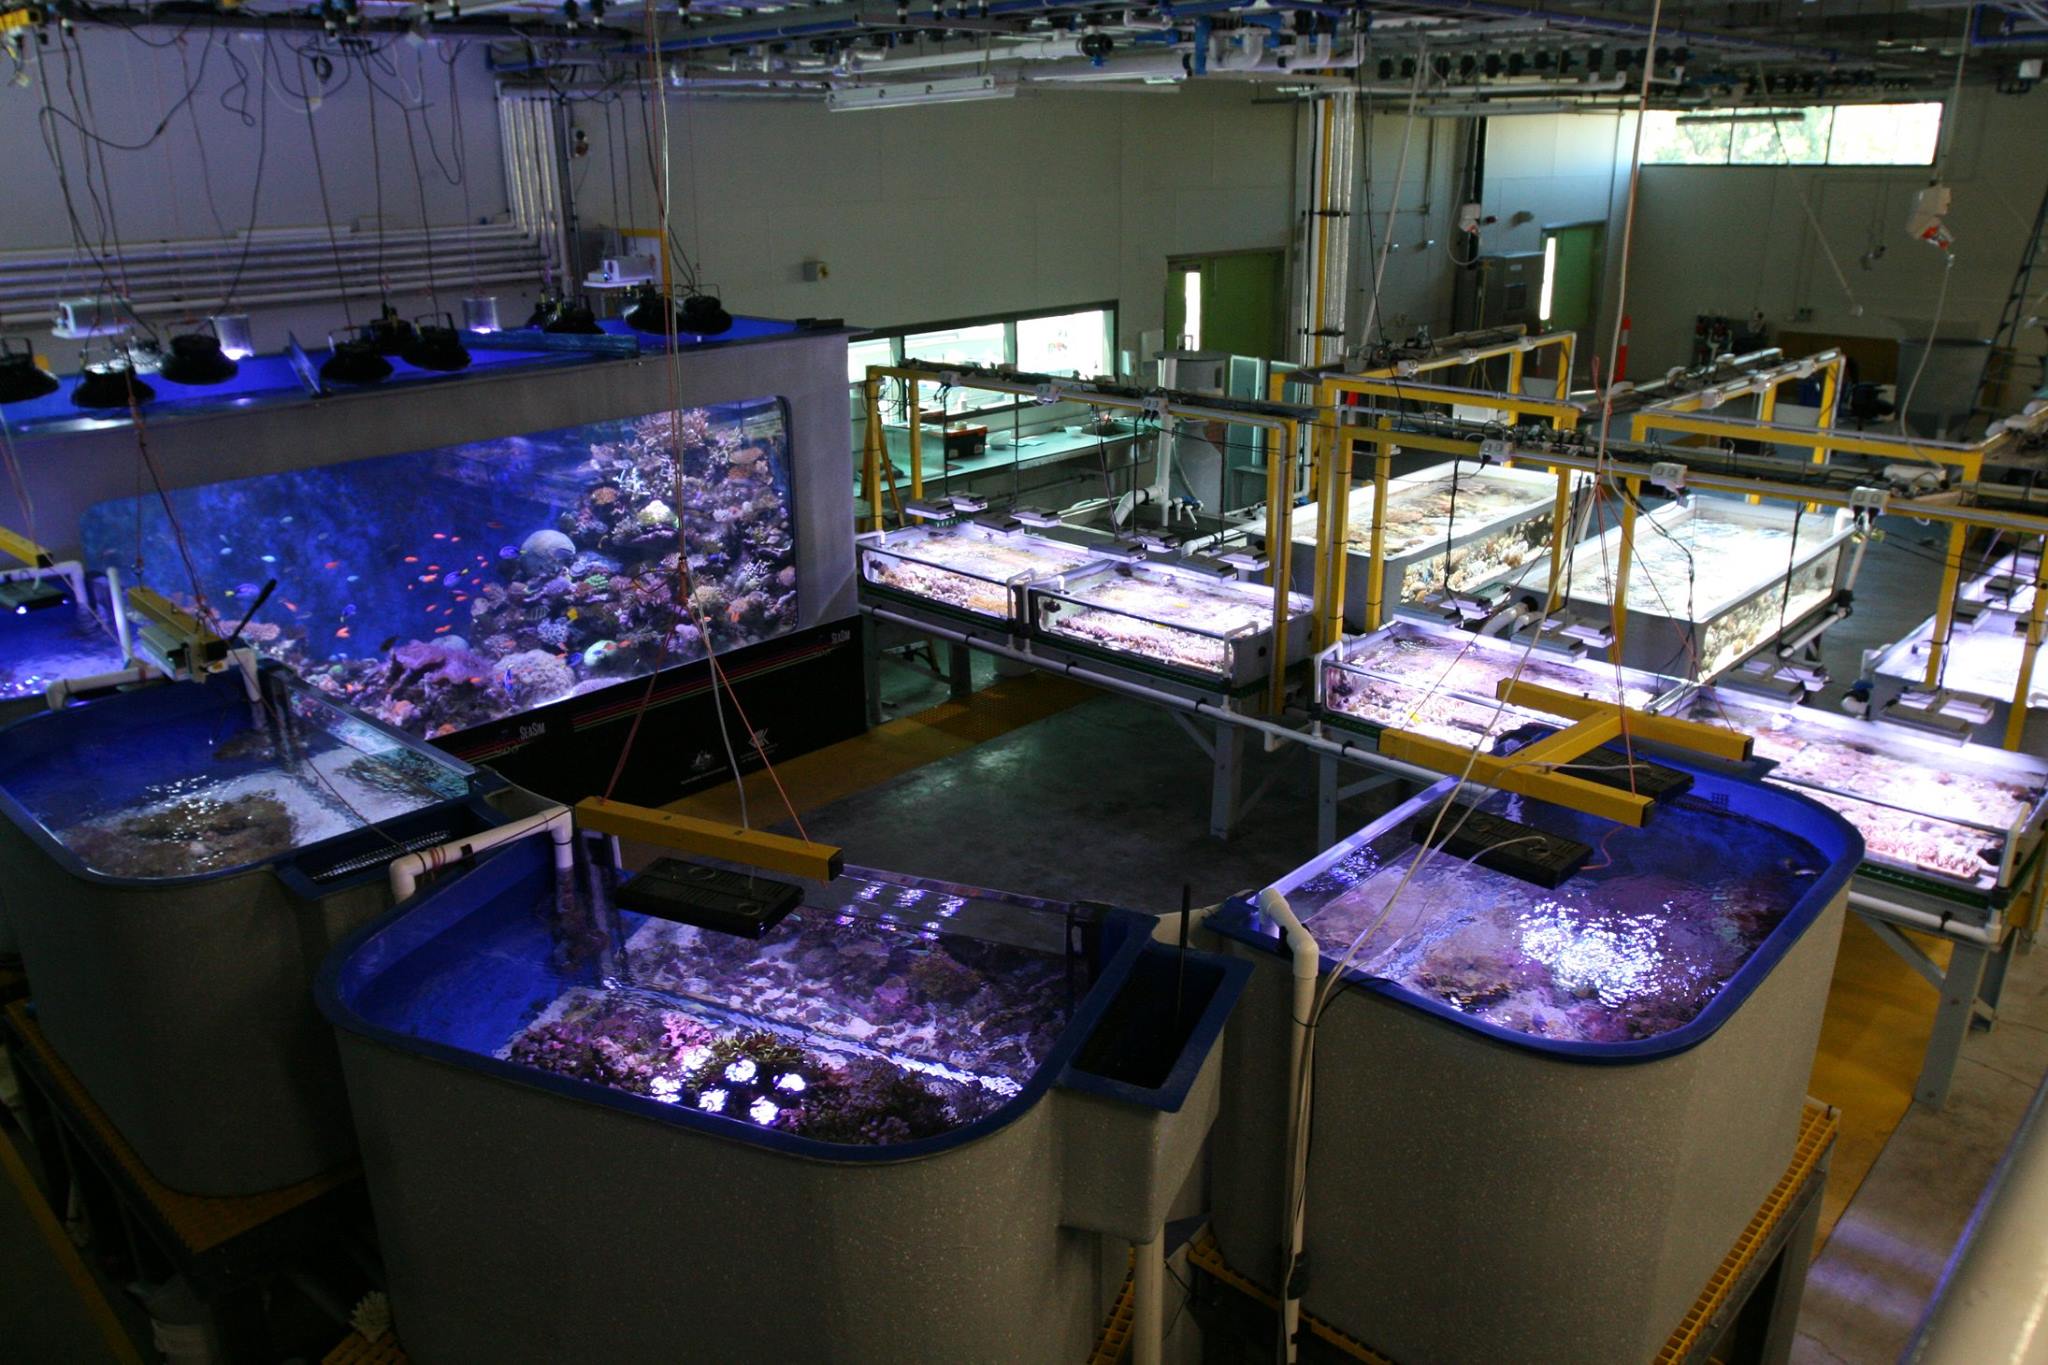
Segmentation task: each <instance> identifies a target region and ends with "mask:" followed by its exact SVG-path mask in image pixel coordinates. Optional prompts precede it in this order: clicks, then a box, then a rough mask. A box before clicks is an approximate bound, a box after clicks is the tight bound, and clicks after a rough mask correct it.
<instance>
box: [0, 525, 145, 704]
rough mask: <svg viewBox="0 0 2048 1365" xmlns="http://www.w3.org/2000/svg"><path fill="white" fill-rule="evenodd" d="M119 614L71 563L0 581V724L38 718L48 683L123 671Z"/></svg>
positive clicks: (1, 576) (102, 585) (103, 588)
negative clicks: (31, 717)
mask: <svg viewBox="0 0 2048 1365" xmlns="http://www.w3.org/2000/svg"><path fill="white" fill-rule="evenodd" d="M67 568H68V570H69V571H68V572H67V571H66V570H67ZM119 610H120V607H119V606H118V605H117V604H116V603H114V602H113V601H112V600H111V598H110V596H109V592H108V587H107V580H106V579H105V578H104V577H90V578H89V577H87V576H86V575H85V573H84V572H83V571H82V570H81V569H80V568H79V566H78V565H77V564H75V563H72V564H69V565H58V566H57V567H56V568H55V569H49V570H35V569H16V570H12V571H10V572H7V573H0V722H5V721H9V720H14V719H16V718H18V717H20V716H25V715H28V714H30V713H31V712H34V711H38V710H41V709H42V708H43V705H44V700H43V699H44V695H45V693H46V692H47V691H48V689H49V687H50V684H52V683H55V682H60V681H63V680H66V679H78V678H91V677H98V676H100V675H103V674H107V673H112V672H115V671H116V670H118V669H120V668H122V667H124V666H125V665H126V664H127V662H128V651H127V650H126V649H125V648H124V647H123V645H122V641H121V638H120V633H119V631H118V629H117V624H118V623H117V622H116V618H115V613H116V612H117V611H119Z"/></svg>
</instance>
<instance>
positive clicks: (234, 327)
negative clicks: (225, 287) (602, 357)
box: [212, 313, 256, 360]
mask: <svg viewBox="0 0 2048 1365" xmlns="http://www.w3.org/2000/svg"><path fill="white" fill-rule="evenodd" d="M212 321H213V334H214V335H215V336H217V337H219V338H220V353H221V354H222V355H224V356H226V357H227V358H228V359H229V360H247V359H248V358H249V357H250V356H252V355H255V354H256V342H255V339H254V338H255V333H253V332H252V331H250V330H249V315H248V314H247V313H215V314H214V315H213V319H212Z"/></svg>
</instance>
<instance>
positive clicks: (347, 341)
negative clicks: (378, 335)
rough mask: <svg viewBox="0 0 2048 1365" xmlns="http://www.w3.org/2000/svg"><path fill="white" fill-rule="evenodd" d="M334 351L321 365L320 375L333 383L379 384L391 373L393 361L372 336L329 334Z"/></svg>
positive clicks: (329, 345)
mask: <svg viewBox="0 0 2048 1365" xmlns="http://www.w3.org/2000/svg"><path fill="white" fill-rule="evenodd" d="M327 345H328V349H329V351H330V352H331V353H330V354H329V355H328V357H327V360H326V362H325V363H324V364H322V365H321V366H320V378H321V379H322V380H323V381H325V382H327V383H330V384H375V383H376V382H377V381H379V380H381V379H388V378H390V377H391V362H390V361H388V360H386V359H385V358H384V355H383V353H382V352H381V351H380V350H379V349H378V347H377V343H376V342H375V341H372V340H371V339H370V338H369V337H368V336H354V337H345V338H343V339H342V340H340V341H336V340H335V339H334V337H333V336H332V335H331V334H330V335H329V336H328V338H327Z"/></svg>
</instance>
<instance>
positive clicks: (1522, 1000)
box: [1207, 759, 1863, 1362]
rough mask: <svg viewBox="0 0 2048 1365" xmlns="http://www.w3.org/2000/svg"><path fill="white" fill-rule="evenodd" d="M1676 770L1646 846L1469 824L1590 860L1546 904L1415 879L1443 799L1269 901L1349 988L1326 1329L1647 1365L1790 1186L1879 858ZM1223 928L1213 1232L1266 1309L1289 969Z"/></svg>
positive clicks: (1756, 791) (1266, 931)
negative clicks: (1849, 913) (1845, 933)
mask: <svg viewBox="0 0 2048 1365" xmlns="http://www.w3.org/2000/svg"><path fill="white" fill-rule="evenodd" d="M1660 761H1663V760H1662V759H1660ZM1672 766H1674V767H1676V766H1678V765H1675V764H1674V765H1672ZM1684 771H1686V772H1688V773H1689V774H1690V775H1691V777H1692V779H1693V782H1692V786H1691V788H1690V790H1688V791H1686V792H1685V793H1683V794H1681V795H1678V796H1674V797H1669V798H1667V799H1666V800H1664V801H1662V802H1660V803H1659V804H1658V805H1657V806H1655V807H1653V808H1652V811H1651V813H1650V815H1649V818H1648V821H1647V823H1646V824H1645V826H1644V827H1642V828H1640V829H1631V828H1628V827H1625V826H1621V825H1615V824H1611V823H1608V822H1605V821H1602V820H1599V819H1596V818H1595V817H1592V816H1588V815H1584V814H1580V813H1578V812H1574V811H1570V810H1566V809H1563V808H1561V807H1556V806H1549V805H1546V804H1544V803H1541V802H1538V801H1534V800H1531V799H1528V798H1524V797H1518V796H1509V795H1506V794H1502V793H1492V794H1486V795H1484V796H1475V799H1477V801H1478V808H1479V810H1481V811H1482V812H1485V813H1488V814H1491V815H1495V816H1499V817H1503V818H1506V819H1509V820H1512V821H1516V822H1519V823H1521V824H1524V825H1528V826H1533V827H1535V828H1536V829H1539V830H1541V831H1543V832H1545V833H1546V834H1548V835H1551V836H1560V835H1561V836H1564V837H1567V838H1570V839H1573V840H1577V841H1579V842H1581V843H1583V844H1586V845H1588V846H1589V849H1588V852H1589V853H1590V855H1591V856H1590V858H1589V859H1588V861H1586V863H1585V864H1584V866H1583V867H1582V868H1581V869H1580V870H1579V871H1578V872H1576V873H1574V874H1573V875H1571V876H1570V877H1569V878H1568V879H1566V880H1564V881H1563V882H1562V883H1561V884H1559V885H1558V886H1557V887H1556V888H1555V889H1548V890H1546V889H1545V888H1544V887H1542V886H1540V885H1536V884H1533V883H1531V882H1527V881H1523V880H1520V879H1519V878H1517V877H1515V876H1512V875H1510V874H1509V873H1508V872H1506V871H1497V870H1494V869H1492V868H1489V867H1482V866H1479V865H1478V864H1476V863H1473V862H1470V861H1467V860H1466V859H1465V858H1461V857H1454V856H1450V855H1447V854H1443V853H1436V854H1432V855H1430V856H1429V857H1427V858H1422V859H1420V860H1419V861H1418V854H1419V851H1420V849H1421V846H1422V845H1421V843H1420V842H1419V841H1420V840H1422V839H1423V838H1425V837H1426V833H1427V829H1428V826H1429V824H1430V822H1431V821H1432V820H1433V818H1434V812H1435V810H1436V809H1437V807H1438V804H1439V803H1441V802H1442V801H1444V800H1445V798H1446V797H1447V796H1449V795H1450V793H1451V792H1452V789H1453V787H1454V786H1455V785H1456V784H1454V783H1452V782H1448V781H1447V782H1443V783H1439V784H1438V785H1437V786H1435V787H1432V788H1430V789H1429V790H1428V791H1426V792H1424V793H1423V794H1422V795H1421V796H1419V797H1417V798H1416V799H1414V800H1413V801H1410V802H1408V803H1405V804H1403V805H1401V806H1399V807H1397V808H1396V809H1395V810H1393V811H1392V812H1390V813H1389V814H1387V815H1386V816H1385V817H1383V818H1382V819H1380V820H1378V821H1376V822H1374V823H1373V824H1372V825H1370V826H1368V827H1367V828H1365V829H1364V830H1362V831H1360V832H1359V833H1358V834H1356V835H1354V836H1352V837H1350V838H1348V839H1345V840H1343V841H1342V842H1340V843H1339V844H1338V845H1337V846H1336V847H1334V848H1332V849H1330V850H1328V851H1327V852H1325V853H1323V854H1322V855H1321V856H1319V857H1317V858H1316V859H1315V860H1314V861H1313V862H1311V863H1309V864H1308V865H1306V866H1305V867H1303V868H1301V869H1299V870H1298V871H1296V872H1294V873H1292V874H1290V875H1288V876H1287V877H1285V878H1282V879H1281V880H1280V881H1279V882H1278V883H1277V884H1276V886H1275V888H1274V889H1275V890H1277V891H1278V892H1279V893H1280V894H1281V895H1283V896H1284V897H1285V898H1286V899H1287V901H1288V902H1289V904H1290V905H1291V906H1292V908H1293V910H1294V912H1295V913H1296V914H1297V915H1298V916H1299V917H1300V919H1301V920H1302V922H1303V923H1304V925H1305V926H1306V927H1307V929H1308V930H1309V932H1310V933H1311V934H1312V935H1314V937H1315V939H1316V942H1317V944H1318V945H1319V946H1320V948H1321V970H1322V971H1323V972H1324V973H1329V972H1333V971H1336V970H1337V969H1338V968H1339V966H1340V964H1341V963H1343V962H1344V960H1345V959H1346V957H1347V956H1349V958H1350V961H1349V965H1348V966H1345V967H1344V968H1343V977H1342V984H1341V986H1340V987H1339V988H1338V989H1336V990H1335V991H1334V993H1333V994H1332V995H1331V996H1330V998H1329V1005H1328V1008H1327V1009H1326V1011H1325V1012H1324V1013H1323V1015H1322V1016H1321V1017H1320V1022H1319V1025H1318V1027H1317V1029H1316V1035H1315V1036H1316V1042H1315V1067H1314V1115H1315V1117H1314V1132H1313V1135H1312V1137H1311V1148H1310V1155H1309V1166H1308V1184H1307V1199H1306V1210H1307V1215H1306V1218H1307V1226H1306V1243H1305V1245H1306V1248H1307V1255H1308V1258H1309V1261H1310V1263H1311V1264H1312V1265H1313V1266H1314V1273H1313V1275H1312V1276H1311V1277H1310V1278H1309V1282H1308V1288H1307V1292H1306V1294H1305V1296H1304V1299H1303V1304H1302V1307H1303V1309H1304V1311H1306V1312H1308V1313H1312V1314H1314V1315H1315V1316H1316V1317H1318V1318H1320V1319H1321V1320H1322V1321H1324V1322H1327V1323H1330V1324H1332V1325H1333V1326H1335V1327H1337V1328H1339V1329H1340V1330H1342V1331H1343V1332H1345V1333H1347V1334H1349V1335H1351V1336H1353V1337H1355V1338H1356V1339H1358V1340H1360V1341H1362V1342H1364V1343H1366V1344H1367V1345H1369V1346H1371V1347H1372V1348H1373V1349H1374V1350H1377V1351H1379V1352H1382V1353H1383V1354H1385V1355H1387V1356H1389V1357H1391V1358H1393V1359H1397V1360H1516V1361H1528V1362H1548V1361H1556V1362H1578V1361H1586V1360H1603V1361H1605V1360H1649V1359H1652V1358H1654V1357H1655V1356H1656V1354H1657V1352H1658V1350H1659V1349H1660V1348H1661V1347H1662V1346H1663V1344H1664V1341H1665V1339H1666V1337H1667V1335H1668V1334H1669V1333H1670V1332H1671V1331H1672V1330H1673V1329H1674V1328H1676V1327H1677V1326H1678V1325H1679V1322H1680V1319H1681V1317H1682V1316H1683V1315H1684V1313H1685V1312H1686V1311H1687V1310H1688V1309H1689V1308H1690V1307H1691V1306H1692V1304H1693V1302H1694V1300H1695V1298H1696V1297H1697V1295H1698V1293H1699V1291H1700V1288H1701V1286H1702V1285H1704V1284H1706V1283H1707V1280H1708V1277H1709V1276H1710V1275H1711V1274H1712V1273H1713V1272H1714V1270H1715V1268H1716V1266H1718V1265H1719V1264H1720V1263H1721V1260H1722V1258H1723V1257H1724V1256H1725V1255H1726V1254H1727V1252H1728V1249H1729V1248H1730V1247H1731V1246H1733V1245H1734V1243H1735V1241H1736V1239H1737V1237H1738V1236H1739V1235H1740V1234H1741V1232H1742V1230H1743V1228H1744V1227H1745V1226H1746V1225H1747V1223H1748V1222H1749V1220H1750V1218H1751V1217H1752V1216H1753V1215H1754V1214H1755V1212H1756V1210H1757V1208H1758V1206H1759V1205H1761V1204H1762V1203H1763V1201H1764V1199H1765V1197H1766V1196H1767V1195H1768V1194H1769V1193H1770V1191H1771V1189H1772V1187H1773V1186H1774V1185H1775V1184H1776V1182H1777V1181H1778V1180H1779V1178H1780V1177H1781V1176H1782V1174H1783V1173H1784V1170H1785V1167H1786V1165H1787V1163H1788V1162H1789V1161H1790V1160H1791V1158H1792V1155H1793V1150H1794V1147H1795V1143H1796V1139H1797V1134H1798V1129H1799V1124H1800V1120H1801V1112H1802V1108H1803V1102H1804V1097H1805V1094H1806V1086H1807V1081H1808V1073H1809V1070H1810V1068H1811V1066H1812V1062H1813V1053H1814V1049H1815V1046H1816V1043H1817V1041H1818V1038H1819V1031H1820V1022H1821V1013H1822V1009H1823V1006H1824V1004H1825V1001H1826V996H1827V988H1828V982H1829V978H1830V976H1831V974H1832V970H1833V965H1834V959H1835V947H1836V943H1837V940H1838V938H1839V933H1840V928H1841V922H1842V916H1843V914H1844V909H1845V905H1846V902H1847V894H1848V881H1849V878H1850V875H1851V873H1852V872H1853V871H1854V870H1855V867H1856V864H1857V862H1858V860H1859V859H1860V858H1861V856H1862V851H1863V850H1862V843H1861V841H1860V840H1859V839H1858V838H1857V835H1856V832H1855V830H1853V829H1852V828H1850V827H1849V826H1848V825H1847V824H1845V823H1844V822H1843V821H1842V820H1841V819H1840V818H1839V817H1838V816H1836V815H1835V814H1834V813H1833V812H1831V811H1828V810H1827V809H1825V808H1823V807H1821V806H1819V805H1816V804H1814V803H1812V802H1810V801H1807V800H1805V799H1803V798H1801V797H1798V796H1794V795H1792V794H1790V793H1787V792H1784V791H1780V790H1778V789H1776V788H1772V787H1766V786H1763V785H1761V784H1757V783H1752V782H1743V781H1736V780H1732V779H1729V778H1726V777H1720V776H1716V775H1714V774H1712V773H1710V772H1706V771H1702V770H1698V769H1692V768H1686V769H1684ZM1462 809H1463V808H1462V807H1460V806H1457V805H1453V806H1452V807H1451V808H1450V814H1448V815H1447V816H1446V817H1445V818H1446V821H1447V822H1448V821H1453V820H1456V819H1458V818H1459V812H1460V811H1461V810H1462ZM1207 927H1208V929H1209V930H1210V931H1211V932H1212V933H1213V937H1214V938H1215V939H1216V940H1217V941H1220V942H1221V943H1222V944H1224V945H1226V946H1227V948H1228V949H1229V950H1230V951H1232V952H1234V953H1237V954H1239V955H1241V956H1243V957H1244V958H1246V959H1247V960H1250V961H1252V962H1254V963H1256V964H1257V966H1258V970H1257V971H1256V972H1255V973H1254V975H1253V980H1252V984H1251V986H1250V988H1249V989H1248V990H1247V992H1246V996H1245V1001H1244V1004H1243V1007H1242V1011H1241V1013H1242V1017H1241V1018H1240V1019H1239V1020H1237V1021H1236V1023H1235V1024H1234V1025H1233V1029H1234V1031H1233V1034H1232V1038H1231V1047H1230V1051H1229V1054H1228V1056H1227V1059H1226V1074H1225V1082H1226V1083H1225V1086H1224V1108H1223V1113H1222V1114H1221V1115H1220V1116H1219V1118H1218V1120H1217V1126H1216V1134H1215V1140H1214V1162H1215V1165H1214V1170H1213V1177H1212V1178H1213V1182H1214V1190H1215V1228H1216V1233H1217V1238H1218V1242H1219V1247H1220V1250H1221V1252H1222V1254H1223V1256H1224V1258H1225V1260H1226V1261H1227V1262H1228V1263H1229V1264H1230V1265H1231V1266H1232V1267H1233V1268H1234V1269H1236V1270H1238V1271H1239V1272H1241V1273H1243V1274H1246V1275H1249V1276H1251V1277H1252V1278H1253V1279H1255V1280H1259V1281H1261V1282H1263V1283H1265V1284H1268V1285H1270V1284H1273V1283H1274V1282H1275V1280H1276V1273H1275V1272H1276V1269H1277V1263H1278V1253H1277V1251H1276V1248H1277V1247H1278V1246H1279V1245H1280V1244H1281V1238H1280V1229H1281V1228H1282V1226H1283V1214H1282V1206H1283V1204H1284V1203H1285V1200H1284V1199H1283V1198H1282V1195H1281V1178H1282V1177H1281V1170H1280V1167H1281V1164H1282V1163H1280V1162H1279V1161H1277V1160H1276V1159H1275V1157H1276V1154H1277V1153H1279V1152H1281V1151H1282V1150H1284V1148H1285V1146H1286V1136H1285V1134H1286V1115H1287V1108H1288V1105H1287V1098H1286V1097H1287V1090H1286V1088H1285V1077H1286V1075H1287V1070H1288V1068H1287V1057H1288V1047H1289V1024H1288V1019H1289V1013H1288V1011H1289V1007H1290V1004H1289V996H1290V973H1289V962H1288V957H1287V953H1286V949H1285V947H1284V945H1283V944H1282V942H1281V940H1280V939H1279V937H1278V930H1277V927H1276V926H1275V925H1274V924H1273V923H1272V922H1271V921H1270V920H1269V919H1268V918H1267V917H1266V916H1264V915H1263V914H1261V913H1260V912H1259V911H1258V910H1256V909H1255V908H1254V907H1253V905H1251V904H1249V903H1244V902H1235V903H1232V904H1231V905H1229V906H1226V907H1225V908H1224V909H1223V910H1222V911H1220V912H1218V914H1216V915H1214V916H1212V917H1211V918H1210V919H1209V921H1208V924H1207ZM1360 1229H1370V1230H1371V1235H1369V1236H1362V1235H1360ZM1531 1248H1540V1252H1539V1253H1538V1254H1532V1253H1531ZM1473 1285H1482V1286H1484V1291H1485V1292H1484V1293H1481V1294H1476V1295H1475V1294H1473V1293H1471V1292H1469V1291H1470V1289H1471V1287H1472V1286H1473Z"/></svg>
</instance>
